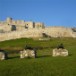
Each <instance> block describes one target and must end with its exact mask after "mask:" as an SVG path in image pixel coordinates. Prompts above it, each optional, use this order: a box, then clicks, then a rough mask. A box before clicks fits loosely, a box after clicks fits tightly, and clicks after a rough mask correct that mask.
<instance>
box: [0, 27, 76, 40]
mask: <svg viewBox="0 0 76 76" xmlns="http://www.w3.org/2000/svg"><path fill="white" fill-rule="evenodd" d="M43 33H45V34H47V35H48V36H51V37H73V38H76V32H73V31H72V30H71V29H70V28H63V27H48V28H44V29H26V30H23V31H13V32H8V33H0V41H4V40H11V39H17V38H30V37H31V38H35V37H43Z"/></svg>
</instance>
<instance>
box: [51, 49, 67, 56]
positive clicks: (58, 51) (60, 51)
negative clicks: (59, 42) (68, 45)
mask: <svg viewBox="0 0 76 76" xmlns="http://www.w3.org/2000/svg"><path fill="white" fill-rule="evenodd" d="M52 56H54V57H55V56H68V50H66V49H61V48H59V49H57V48H55V49H53V54H52Z"/></svg>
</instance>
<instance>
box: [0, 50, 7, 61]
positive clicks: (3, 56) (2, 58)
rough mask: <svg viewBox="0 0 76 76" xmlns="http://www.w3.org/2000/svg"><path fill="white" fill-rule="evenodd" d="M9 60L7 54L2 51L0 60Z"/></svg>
mask: <svg viewBox="0 0 76 76" xmlns="http://www.w3.org/2000/svg"><path fill="white" fill-rule="evenodd" d="M5 59H7V53H6V52H4V51H2V50H0V60H5Z"/></svg>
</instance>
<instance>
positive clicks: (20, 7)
mask: <svg viewBox="0 0 76 76" xmlns="http://www.w3.org/2000/svg"><path fill="white" fill-rule="evenodd" d="M7 17H12V18H13V19H15V20H18V19H19V20H25V21H34V22H44V24H45V25H48V26H66V27H68V26H69V27H76V0H0V21H2V20H5V19H6V18H7Z"/></svg>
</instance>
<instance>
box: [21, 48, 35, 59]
mask: <svg viewBox="0 0 76 76" xmlns="http://www.w3.org/2000/svg"><path fill="white" fill-rule="evenodd" d="M27 57H32V58H35V57H36V51H35V50H29V49H27V50H25V49H24V50H23V51H20V58H27Z"/></svg>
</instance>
